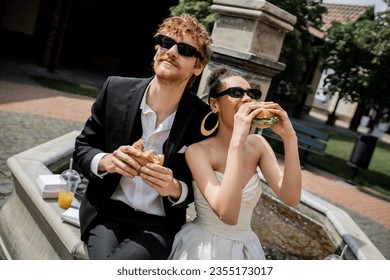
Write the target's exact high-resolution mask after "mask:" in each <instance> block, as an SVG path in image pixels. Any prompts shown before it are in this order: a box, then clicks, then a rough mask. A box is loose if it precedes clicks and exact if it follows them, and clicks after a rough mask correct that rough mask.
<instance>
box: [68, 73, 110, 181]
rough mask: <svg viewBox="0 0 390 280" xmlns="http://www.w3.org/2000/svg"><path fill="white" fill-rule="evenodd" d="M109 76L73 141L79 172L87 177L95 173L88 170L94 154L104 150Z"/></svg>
mask: <svg viewBox="0 0 390 280" xmlns="http://www.w3.org/2000/svg"><path fill="white" fill-rule="evenodd" d="M110 79H111V77H110V78H108V79H107V80H106V82H105V83H104V85H103V87H102V89H101V91H100V93H99V95H98V97H97V99H96V101H95V102H94V104H93V105H92V108H91V116H90V117H89V118H88V120H87V121H86V123H85V125H84V128H83V130H82V132H81V133H80V135H79V136H78V137H77V138H76V141H75V151H74V153H73V158H74V161H75V163H76V164H77V166H78V167H79V168H80V169H81V172H82V173H83V174H84V175H85V176H87V177H88V178H91V177H92V178H93V177H94V176H95V175H94V174H93V173H92V172H91V171H90V163H91V161H92V159H93V157H94V156H95V155H97V154H98V153H102V152H105V147H106V143H105V141H106V140H105V139H106V135H105V130H104V127H105V116H104V113H105V106H106V97H107V88H108V85H109V83H110Z"/></svg>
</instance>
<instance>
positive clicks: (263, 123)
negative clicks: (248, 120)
mask: <svg viewBox="0 0 390 280" xmlns="http://www.w3.org/2000/svg"><path fill="white" fill-rule="evenodd" d="M278 121H279V119H278V117H276V116H275V115H273V114H272V113H271V112H270V111H269V110H268V109H267V108H263V110H262V111H261V112H260V113H258V114H257V115H256V116H255V117H254V118H253V120H252V123H253V125H254V126H256V127H257V128H267V127H270V126H272V125H274V124H276V123H277V122H278Z"/></svg>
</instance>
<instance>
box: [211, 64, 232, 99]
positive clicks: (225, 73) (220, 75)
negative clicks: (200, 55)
mask: <svg viewBox="0 0 390 280" xmlns="http://www.w3.org/2000/svg"><path fill="white" fill-rule="evenodd" d="M232 76H237V73H235V72H234V71H233V70H232V69H231V68H229V67H228V66H226V65H219V66H216V67H215V68H214V69H213V70H211V73H210V76H209V77H208V79H207V85H208V86H209V96H208V99H209V100H210V98H212V97H214V95H215V94H217V93H220V92H221V91H222V89H223V83H222V80H224V79H226V78H229V77H232Z"/></svg>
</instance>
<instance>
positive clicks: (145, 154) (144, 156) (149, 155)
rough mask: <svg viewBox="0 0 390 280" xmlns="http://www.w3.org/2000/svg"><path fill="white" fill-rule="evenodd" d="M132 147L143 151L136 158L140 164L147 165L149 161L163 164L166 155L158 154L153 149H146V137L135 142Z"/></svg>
mask: <svg viewBox="0 0 390 280" xmlns="http://www.w3.org/2000/svg"><path fill="white" fill-rule="evenodd" d="M131 146H132V147H134V148H136V149H137V150H139V151H141V152H142V153H141V155H140V156H139V157H137V158H135V159H136V160H137V161H138V163H139V164H140V165H145V164H147V163H156V164H159V165H163V163H164V155H162V154H159V155H156V154H155V153H154V151H153V150H149V151H144V139H143V138H141V139H139V140H138V141H136V142H134V143H133V145H131Z"/></svg>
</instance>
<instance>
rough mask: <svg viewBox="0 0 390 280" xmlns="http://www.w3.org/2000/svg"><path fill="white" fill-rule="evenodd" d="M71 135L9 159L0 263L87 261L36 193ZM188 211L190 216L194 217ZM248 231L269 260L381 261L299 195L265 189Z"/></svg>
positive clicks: (332, 210) (327, 212)
mask: <svg viewBox="0 0 390 280" xmlns="http://www.w3.org/2000/svg"><path fill="white" fill-rule="evenodd" d="M79 133H80V132H79V131H73V132H70V133H68V134H65V135H63V136H61V137H59V138H56V139H53V140H51V141H49V142H46V143H43V144H41V145H39V146H37V147H34V148H32V149H29V150H26V151H24V152H21V153H19V154H17V155H14V156H12V157H10V158H9V159H8V160H7V164H8V166H9V168H10V170H11V172H12V175H13V179H14V190H13V192H12V194H11V195H10V197H9V198H8V199H7V201H6V203H5V204H4V205H3V207H2V208H1V209H0V256H2V257H0V258H5V259H23V260H27V259H38V260H43V259H88V256H87V254H86V251H85V248H84V244H83V242H82V241H81V240H80V230H79V228H78V227H77V226H74V225H72V224H68V223H66V222H64V221H62V220H61V214H62V213H63V212H64V210H63V209H61V208H60V207H58V205H57V200H56V199H50V198H49V199H44V198H42V196H41V194H40V192H39V191H38V187H37V183H36V179H37V178H38V176H39V175H45V174H46V175H49V174H60V173H61V171H62V170H64V169H65V168H67V166H68V164H69V158H70V157H71V155H72V153H73V149H74V141H75V137H77V135H78V134H79ZM191 211H193V208H192V207H190V208H189V210H188V214H189V217H190V216H192V215H194V213H193V212H191ZM252 228H253V230H254V231H255V233H256V234H257V235H258V236H259V238H260V240H261V241H262V245H263V247H264V250H265V253H266V256H267V258H269V259H324V258H325V256H327V255H329V254H332V253H339V252H340V251H341V248H343V247H344V245H345V244H347V245H348V247H349V250H348V251H347V253H346V258H347V259H374V260H381V259H385V258H384V257H383V255H382V254H381V253H380V252H379V250H378V249H377V248H376V247H375V246H374V245H373V243H372V242H371V241H370V240H369V239H368V237H367V236H366V235H365V234H364V232H363V231H362V230H361V229H360V228H359V227H358V226H357V224H356V223H355V222H354V221H353V220H352V219H351V218H350V216H349V215H348V214H347V213H346V212H345V211H343V210H341V209H340V208H337V207H335V206H334V205H332V204H330V203H328V202H326V201H324V200H322V199H320V198H318V197H316V196H315V195H313V194H311V193H308V192H306V191H303V193H302V199H301V202H300V203H299V205H298V206H297V207H294V208H292V207H288V206H285V205H283V203H281V202H280V201H279V200H278V199H277V198H276V197H275V196H274V195H273V193H272V191H271V190H270V188H269V187H268V186H267V185H266V184H265V185H264V193H263V195H262V198H261V200H260V201H259V203H258V205H257V207H256V208H255V212H254V214H253V218H252Z"/></svg>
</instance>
